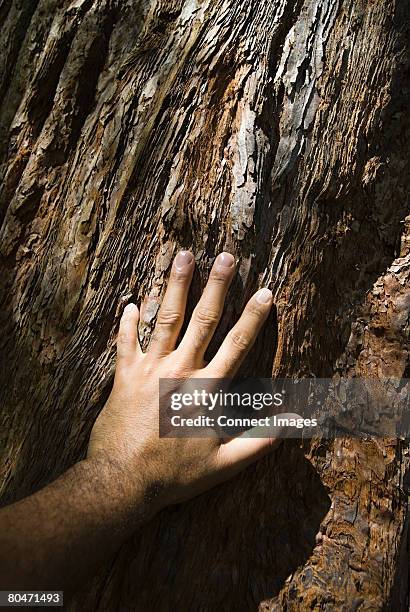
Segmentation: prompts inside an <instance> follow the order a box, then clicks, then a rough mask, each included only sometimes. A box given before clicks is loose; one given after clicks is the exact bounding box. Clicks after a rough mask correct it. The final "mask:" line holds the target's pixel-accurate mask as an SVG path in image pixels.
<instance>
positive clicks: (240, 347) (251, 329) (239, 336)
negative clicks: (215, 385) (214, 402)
mask: <svg viewBox="0 0 410 612" xmlns="http://www.w3.org/2000/svg"><path fill="white" fill-rule="evenodd" d="M271 308H272V292H271V291H270V290H269V289H266V288H265V289H260V290H259V291H258V292H257V293H255V295H254V296H253V297H252V298H251V299H250V300H249V302H248V303H247V305H246V307H245V310H244V311H243V313H242V316H241V318H240V319H239V321H238V322H237V323H236V325H235V326H234V327H233V328H232V329H231V331H230V332H229V334H228V335H227V336H226V338H225V340H224V341H223V343H222V345H221V348H220V349H219V351H218V352H217V354H216V355H215V357H214V358H213V359H212V361H211V362H210V364H209V365H208V367H207V370H208V371H209V373H211V372H212V373H213V376H218V377H219V378H223V377H230V376H233V375H234V374H235V373H236V372H237V370H238V368H239V366H240V365H241V363H242V361H243V360H244V358H245V357H246V355H247V354H248V352H249V351H250V349H251V347H252V345H253V343H254V342H255V340H256V337H257V335H258V333H259V331H260V330H261V327H262V325H263V324H264V322H265V321H266V319H267V317H268V315H269V312H270V309H271Z"/></svg>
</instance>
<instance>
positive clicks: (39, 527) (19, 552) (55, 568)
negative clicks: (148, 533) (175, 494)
mask: <svg viewBox="0 0 410 612" xmlns="http://www.w3.org/2000/svg"><path fill="white" fill-rule="evenodd" d="M119 469H120V468H119V466H117V465H116V464H114V463H111V462H110V461H109V460H107V459H104V458H99V459H96V458H92V459H87V460H86V461H81V462H79V463H77V464H76V465H74V466H73V467H72V468H71V469H70V470H68V471H67V472H66V473H65V474H63V475H62V476H61V477H60V478H58V479H57V480H56V481H55V482H53V483H52V484H50V485H49V486H47V487H45V488H44V489H42V490H41V491H39V492H38V493H35V494H34V495H32V496H30V497H28V498H26V499H24V500H22V501H20V502H17V503H15V504H13V505H11V506H8V507H6V508H3V509H2V510H1V511H0V568H1V576H2V585H1V586H2V588H7V589H8V588H23V589H26V588H33V589H34V588H36V589H45V588H53V589H66V590H68V591H70V590H71V589H73V588H74V587H75V586H76V585H77V584H80V583H81V582H83V581H84V580H85V579H86V578H87V577H89V576H92V575H93V574H94V573H95V572H96V571H97V570H98V567H99V565H100V564H101V563H102V562H103V561H104V560H106V559H107V558H109V557H110V556H111V555H112V554H113V553H114V552H115V551H116V550H117V549H118V547H119V546H121V544H122V543H123V542H124V541H125V539H126V538H127V537H128V536H129V535H130V534H131V533H132V532H133V531H134V530H135V528H136V527H137V526H138V525H139V524H141V522H143V521H144V520H147V519H148V518H150V516H152V515H153V514H154V513H155V511H156V506H155V500H152V499H147V495H146V491H145V490H144V487H143V485H142V480H140V482H139V479H138V475H136V477H135V478H133V482H132V483H130V482H129V479H127V478H125V475H124V474H122V473H121V474H120V473H119ZM130 486H132V496H131V495H130Z"/></svg>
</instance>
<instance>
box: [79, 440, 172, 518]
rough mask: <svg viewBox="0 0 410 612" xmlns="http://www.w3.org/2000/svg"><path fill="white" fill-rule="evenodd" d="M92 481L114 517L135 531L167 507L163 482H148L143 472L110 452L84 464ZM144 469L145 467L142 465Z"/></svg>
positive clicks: (87, 459) (102, 453)
mask: <svg viewBox="0 0 410 612" xmlns="http://www.w3.org/2000/svg"><path fill="white" fill-rule="evenodd" d="M81 463H83V464H84V465H85V467H86V471H87V472H88V473H92V474H93V477H92V481H93V482H94V484H95V486H96V488H97V489H98V491H99V492H100V495H101V497H103V498H104V499H103V500H101V501H102V502H103V504H104V505H106V506H107V507H108V510H109V512H110V513H112V515H113V516H118V518H119V520H121V522H122V523H123V524H124V525H128V526H129V528H130V529H135V528H136V527H138V526H139V525H140V524H141V523H142V522H146V521H147V520H149V519H150V518H152V516H154V515H155V514H156V513H157V512H159V511H160V510H161V509H162V508H163V507H164V505H165V504H164V503H163V501H162V500H163V490H164V486H163V484H162V483H161V482H159V481H158V482H152V481H149V480H147V479H146V478H145V477H144V475H143V471H142V470H141V467H140V469H139V470H138V471H137V470H136V469H135V468H132V467H130V466H129V465H128V462H123V461H121V460H119V459H118V458H116V457H113V456H111V455H110V454H109V453H108V452H105V451H100V452H98V453H97V454H95V455H92V456H89V457H87V458H86V459H84V461H82V462H81ZM140 466H141V464H140Z"/></svg>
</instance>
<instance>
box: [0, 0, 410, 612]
mask: <svg viewBox="0 0 410 612" xmlns="http://www.w3.org/2000/svg"><path fill="white" fill-rule="evenodd" d="M409 24H410V4H409V3H408V1H407V0H379V1H377V2H375V1H374V0H248V1H246V2H242V1H240V0H124V1H123V2H119V1H118V0H99V1H97V0H71V1H69V0H0V49H1V55H0V62H1V66H0V104H1V106H0V135H1V144H0V155H1V160H2V165H1V179H2V181H1V188H0V216H1V241H0V254H1V266H2V275H1V279H2V281H1V288H0V300H1V318H2V328H3V333H2V336H1V346H2V361H1V372H0V393H1V402H2V403H1V405H2V428H1V431H2V432H4V444H3V445H2V447H3V448H4V459H3V461H2V474H1V491H2V503H8V502H10V501H12V500H14V499H17V498H20V497H22V496H24V495H26V494H28V493H30V492H32V491H34V490H36V489H38V488H39V487H41V486H43V485H44V484H46V483H47V482H49V481H50V480H52V479H54V478H55V477H56V476H57V475H59V474H60V473H62V472H63V471H64V470H65V469H66V468H67V467H69V466H70V465H71V464H73V463H74V462H75V461H76V460H78V459H79V458H81V457H82V456H83V455H84V452H85V449H86V446H87V441H88V436H89V432H90V429H91V427H92V424H93V422H94V420H95V417H96V415H97V414H98V412H99V410H100V409H101V408H102V406H103V404H104V401H105V399H106V397H107V395H108V393H109V389H110V384H111V382H112V372H113V364H114V354H115V351H114V340H115V334H116V330H117V325H118V320H119V316H120V314H121V311H122V308H123V306H124V304H125V303H126V302H127V301H129V300H130V299H133V300H137V301H138V302H139V301H140V300H142V299H143V300H144V321H143V324H142V327H141V334H142V335H143V337H144V339H145V342H147V340H148V338H149V334H150V331H151V329H152V325H153V323H154V321H155V316H156V312H157V309H158V302H159V299H160V297H161V295H162V292H163V290H164V286H165V281H166V278H167V274H168V271H169V267H170V263H171V260H172V257H173V256H174V254H175V253H176V251H177V250H178V248H180V247H185V248H190V249H192V250H193V252H194V253H195V256H196V261H197V269H198V272H197V273H196V276H195V278H194V286H193V290H192V295H191V299H190V308H192V305H193V304H194V302H195V300H196V299H197V297H198V295H199V294H200V291H201V288H202V287H203V285H204V282H205V280H206V277H207V273H208V271H209V268H210V265H211V263H212V261H213V258H214V257H215V254H216V253H218V252H219V251H220V250H222V249H226V250H229V251H231V252H232V253H234V254H235V255H236V257H237V258H238V260H239V273H238V276H237V278H236V280H235V282H234V284H233V287H232V289H231V293H230V297H229V299H228V306H227V309H226V313H225V315H224V318H223V320H222V322H221V326H220V331H219V333H218V335H217V338H216V340H215V343H214V345H213V347H211V353H212V351H213V350H214V347H215V346H216V343H217V342H218V339H220V337H221V336H222V335H223V334H224V333H226V331H227V329H228V328H229V327H230V326H231V325H232V323H233V322H234V320H235V319H236V317H237V316H238V315H239V313H240V312H241V309H242V307H243V304H244V303H245V301H246V299H247V298H248V297H249V295H250V294H251V292H253V291H254V290H255V289H256V288H257V287H258V286H259V285H260V284H262V283H263V284H265V285H266V284H269V286H270V287H271V288H272V290H273V291H274V295H275V303H276V308H277V319H275V318H274V317H273V318H272V320H271V321H270V326H269V327H268V328H267V330H266V333H265V334H264V336H263V338H262V339H261V340H260V342H258V344H257V346H256V348H255V352H254V353H253V359H252V361H251V362H249V363H248V364H247V366H246V372H247V373H248V374H257V375H270V374H271V373H273V374H274V375H275V376H283V377H285V376H289V377H295V376H317V377H332V376H335V375H341V376H380V377H386V376H399V377H401V376H407V375H408V373H409V371H410V369H409V309H410V289H409V275H410V217H409V216H408V215H409V213H410V211H409V201H410V200H409V186H410V151H409V148H410V147H409V142H410V141H409V131H410V116H409V113H408V94H409V88H410V78H409V74H410V71H409V67H410V61H409V48H410V46H409V42H410V33H409ZM275 349H276V354H275ZM408 449H409V447H408V444H407V442H405V441H402V440H397V439H383V440H371V439H369V440H364V441H360V440H354V439H347V438H338V439H336V440H335V441H331V440H312V441H305V442H303V443H301V442H299V441H287V442H286V443H284V444H283V445H282V447H281V448H280V449H279V450H278V451H277V452H276V453H275V454H274V455H272V456H271V457H269V458H266V459H265V460H263V461H261V462H259V463H258V464H257V465H255V466H253V467H252V468H250V469H248V470H247V471H246V472H245V473H244V474H242V475H241V476H239V477H238V478H236V479H235V480H233V481H232V482H230V483H227V484H226V485H224V486H222V487H219V488H218V489H216V490H214V491H211V492H209V493H207V494H205V495H202V496H201V497H199V498H197V499H195V500H192V501H191V502H189V503H187V504H185V505H183V506H181V507H175V508H170V509H168V510H166V511H164V512H162V513H161V515H160V516H158V517H156V518H155V520H153V521H152V523H151V524H149V525H147V526H146V527H145V528H144V529H141V530H140V531H139V532H138V533H137V534H136V535H135V537H134V538H133V540H132V541H130V542H129V543H127V545H125V546H124V547H123V548H122V549H121V551H120V552H119V554H118V555H117V557H116V558H115V559H113V560H112V562H111V563H110V564H109V565H107V567H106V568H105V571H103V572H102V573H101V575H100V576H98V577H97V578H96V579H95V580H94V581H93V582H92V583H91V584H90V585H87V587H86V588H85V589H84V592H83V593H81V594H78V598H77V599H76V600H75V601H74V602H73V603H72V608H73V609H77V608H78V609H79V610H80V609H88V610H96V609H101V610H116V609H118V610H138V611H139V610H141V611H146V610H153V611H154V610H207V611H214V610H224V611H229V610H235V611H237V610H241V611H242V610H244V611H245V610H256V609H258V608H259V609H260V610H265V611H268V610H269V611H274V610H282V609H283V610H311V609H312V610H313V609H316V610H319V609H320V610H346V611H347V610H349V611H350V610H386V609H392V610H406V609H407V603H408V602H407V592H408V590H407V575H408V565H407V553H408V549H407V492H406V486H407V484H406V481H407V478H406V472H407V468H408Z"/></svg>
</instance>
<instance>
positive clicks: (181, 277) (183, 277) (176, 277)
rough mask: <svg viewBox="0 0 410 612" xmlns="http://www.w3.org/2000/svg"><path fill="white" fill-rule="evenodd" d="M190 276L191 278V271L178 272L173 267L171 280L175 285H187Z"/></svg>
mask: <svg viewBox="0 0 410 612" xmlns="http://www.w3.org/2000/svg"><path fill="white" fill-rule="evenodd" d="M189 276H190V271H189V270H188V271H185V270H184V271H182V270H177V269H176V268H174V267H173V268H172V271H171V278H170V280H171V281H172V282H173V283H178V284H179V283H181V284H185V283H186V281H187V279H188V278H189Z"/></svg>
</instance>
